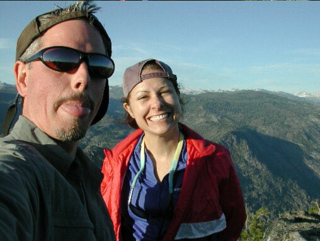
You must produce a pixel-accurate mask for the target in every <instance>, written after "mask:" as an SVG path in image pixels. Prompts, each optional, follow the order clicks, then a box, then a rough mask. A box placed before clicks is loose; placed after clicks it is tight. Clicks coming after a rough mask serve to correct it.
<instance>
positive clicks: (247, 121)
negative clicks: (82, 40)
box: [0, 87, 320, 215]
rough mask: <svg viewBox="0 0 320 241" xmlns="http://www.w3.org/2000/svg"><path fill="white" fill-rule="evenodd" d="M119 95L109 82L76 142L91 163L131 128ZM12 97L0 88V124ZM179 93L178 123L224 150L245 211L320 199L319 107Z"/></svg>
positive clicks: (271, 97)
mask: <svg viewBox="0 0 320 241" xmlns="http://www.w3.org/2000/svg"><path fill="white" fill-rule="evenodd" d="M7 95H8V96H11V97H8V96H7ZM121 95H122V92H121V88H120V87H111V89H110V107H109V110H108V113H107V115H106V116H105V117H104V118H103V120H102V121H101V122H100V123H98V124H96V125H94V126H93V127H92V128H91V129H90V131H89V133H88V135H87V137H86V138H84V139H83V140H82V142H81V146H82V147H83V148H84V150H85V151H86V152H87V153H88V154H89V155H90V156H91V158H92V159H93V160H94V161H95V162H97V163H101V161H102V159H103V148H112V147H113V146H114V145H115V144H116V143H117V142H119V141H120V140H122V139H123V138H124V137H125V136H127V135H128V134H129V133H130V132H131V131H132V129H130V128H129V127H127V126H126V125H123V124H121V123H120V122H121V121H122V120H123V118H124V111H123V108H122V104H121V101H120V98H121ZM13 98H14V94H13V93H11V94H10V93H8V92H7V93H6V94H4V93H3V92H1V98H0V108H1V116H0V118H1V121H0V122H1V124H2V121H3V119H2V118H3V113H4V110H5V109H6V108H7V106H8V104H9V102H8V100H9V99H11V100H12V99H13ZM182 98H183V100H184V102H185V105H184V116H183V119H182V122H184V123H185V124H187V125H188V126H190V127H191V128H192V129H194V130H196V131H197V132H199V133H200V134H201V135H203V136H204V137H205V138H207V139H209V140H212V141H214V142H217V143H221V144H223V145H225V146H226V147H228V148H229V149H230V151H231V154H232V157H233V160H234V163H235V165H236V168H237V171H238V174H239V177H240V180H241V185H242V189H243V192H244V197H245V201H246V205H247V207H248V209H249V210H250V211H252V212H253V211H256V210H257V209H259V208H260V207H267V208H268V209H269V210H270V211H271V213H272V214H273V215H276V214H278V213H281V212H284V211H290V210H298V209H305V208H307V206H308V205H309V204H310V202H311V201H312V200H315V199H320V190H319V187H320V148H319V146H320V106H318V105H314V104H310V103H306V102H301V101H297V100H294V99H289V98H285V97H281V96H279V95H276V94H272V93H266V92H259V91H234V92H207V93H202V94H197V95H191V94H183V96H182Z"/></svg>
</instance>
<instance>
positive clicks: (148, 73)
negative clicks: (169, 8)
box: [101, 59, 246, 241]
mask: <svg viewBox="0 0 320 241" xmlns="http://www.w3.org/2000/svg"><path fill="white" fill-rule="evenodd" d="M123 93H124V99H123V107H124V109H125V110H126V121H127V123H128V124H129V125H130V126H131V127H133V128H134V129H137V130H136V131H135V132H133V133H132V134H130V135H129V136H128V137H127V138H125V139H124V140H123V141H121V142H120V143H118V144H117V145H116V146H115V148H114V149H113V150H105V154H106V157H105V160H104V163H103V170H102V172H103V174H104V180H103V182H102V186H101V190H102V194H103V197H104V200H105V202H106V205H107V207H108V209H109V213H110V215H111V219H112V221H113V224H114V230H115V233H116V237H117V240H124V241H130V240H165V241H167V240H175V239H177V240H184V239H188V240H222V241H228V240H237V238H238V237H239V235H240V232H241V229H242V227H243V224H244V222H245V219H246V214H245V207H244V202H243V197H242V192H241V188H240V183H239V180H238V177H237V174H236V172H235V168H234V166H233V164H232V160H231V157H230V153H229V151H228V150H227V149H226V148H224V147H223V146H221V145H218V144H215V143H213V142H210V141H207V140H205V139H203V138H202V137H201V136H200V135H199V134H197V133H196V132H194V131H193V130H191V129H190V128H188V127H187V126H185V125H183V124H182V123H180V122H179V121H180V118H181V114H182V110H181V100H180V91H179V88H178V84H177V77H176V75H174V74H173V73H172V70H171V68H170V67H169V66H168V65H166V64H165V63H163V62H161V61H158V60H155V59H147V60H144V61H142V62H140V63H137V64H136V65H134V66H132V67H129V68H127V69H126V71H125V73H124V78H123Z"/></svg>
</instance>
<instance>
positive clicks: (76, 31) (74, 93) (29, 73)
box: [16, 20, 106, 142]
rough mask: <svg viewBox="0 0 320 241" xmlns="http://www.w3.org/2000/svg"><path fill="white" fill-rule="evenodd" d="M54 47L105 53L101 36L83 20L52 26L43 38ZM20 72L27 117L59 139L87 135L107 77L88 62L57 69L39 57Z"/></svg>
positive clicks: (44, 46)
mask: <svg viewBox="0 0 320 241" xmlns="http://www.w3.org/2000/svg"><path fill="white" fill-rule="evenodd" d="M51 46H66V47H70V48H74V49H77V50H79V51H82V52H85V53H93V52H94V53H102V54H105V52H104V45H103V41H102V38H101V35H100V34H99V32H98V31H97V30H96V29H95V28H94V27H92V26H91V25H90V24H89V23H87V22H86V21H83V20H69V21H65V22H62V23H59V24H58V25H55V26H54V27H52V28H50V29H49V30H48V31H47V32H46V33H45V34H44V35H43V36H42V38H41V49H44V48H47V47H51ZM39 50H40V49H39ZM24 65H25V64H24ZM24 65H22V66H24ZM19 73H20V74H22V76H23V85H22V87H21V86H20V87H19V86H18V85H20V84H19V80H17V86H18V90H19V93H20V95H21V96H23V97H24V104H23V113H22V114H23V115H24V116H25V117H27V118H28V119H29V120H31V121H32V122H33V123H34V124H35V125H36V126H37V127H38V128H39V129H40V130H42V131H43V132H44V133H46V134H47V135H49V136H51V137H52V138H54V139H57V140H59V141H63V142H75V141H77V140H79V139H80V138H82V137H83V136H84V135H85V133H86V131H87V130H88V128H89V127H90V124H91V122H92V120H93V119H94V117H95V116H96V114H97V112H98V110H99V107H100V104H101V101H102V97H103V93H104V89H105V85H106V79H97V78H94V77H92V76H90V75H89V69H88V66H87V64H86V63H85V62H81V64H80V66H79V67H78V68H77V69H75V70H72V71H69V72H57V71H55V70H52V69H50V68H48V67H46V66H45V65H44V64H43V63H42V62H41V61H38V60H36V61H33V62H31V64H30V66H28V67H27V66H25V68H21V70H20V71H19ZM16 78H17V79H19V74H18V77H16ZM20 81H21V79H20Z"/></svg>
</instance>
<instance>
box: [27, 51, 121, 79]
mask: <svg viewBox="0 0 320 241" xmlns="http://www.w3.org/2000/svg"><path fill="white" fill-rule="evenodd" d="M37 59H39V60H41V62H42V63H43V64H44V65H45V66H47V67H48V68H50V69H53V70H56V71H59V72H69V71H71V70H74V69H77V68H78V67H79V65H80V63H81V62H82V61H85V62H86V64H87V65H88V68H89V71H90V73H92V74H93V75H94V76H95V77H97V78H109V77H110V76H111V75H112V74H113V72H114V68H115V65H114V62H113V60H112V59H111V58H109V57H108V56H106V55H104V54H98V53H83V52H81V51H79V50H76V49H73V48H68V47H64V46H54V47H49V48H45V49H42V50H40V51H39V52H38V53H36V54H35V55H33V56H31V57H30V58H29V59H27V60H26V61H25V63H29V62H31V61H34V60H37Z"/></svg>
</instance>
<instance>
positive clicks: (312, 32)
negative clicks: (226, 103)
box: [0, 1, 320, 94]
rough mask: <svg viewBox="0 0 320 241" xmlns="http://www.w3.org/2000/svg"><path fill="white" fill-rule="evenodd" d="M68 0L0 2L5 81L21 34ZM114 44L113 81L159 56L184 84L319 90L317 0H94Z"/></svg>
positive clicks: (10, 79)
mask: <svg viewBox="0 0 320 241" xmlns="http://www.w3.org/2000/svg"><path fill="white" fill-rule="evenodd" d="M70 3H71V2H69V1H0V22H1V28H0V73H1V74H0V82H5V83H9V84H14V82H15V79H14V74H13V64H14V56H15V48H16V41H17V39H18V37H19V35H20V33H21V31H22V30H23V28H24V27H25V26H26V25H27V24H28V23H29V22H30V21H31V20H32V19H33V18H34V17H35V16H37V15H39V14H42V13H45V12H48V11H51V10H53V9H54V8H55V4H57V5H59V6H60V7H65V6H67V5H69V4H70ZM96 3H97V5H98V6H100V7H101V9H100V10H99V11H98V12H97V13H96V16H97V17H98V18H99V20H100V21H101V23H102V24H103V25H104V27H105V28H106V30H107V32H108V34H109V36H110V38H111V40H112V45H113V54H112V59H113V60H114V62H115V64H116V70H115V73H114V75H113V76H112V77H111V78H110V79H109V84H110V85H112V86H113V85H121V84H122V77H123V73H124V71H125V69H126V68H127V67H129V66H132V65H134V64H135V63H137V62H139V61H141V60H144V59H147V58H156V59H159V60H161V61H163V62H165V63H167V64H168V65H170V66H171V68H172V69H173V72H174V73H175V74H176V75H177V76H178V82H179V84H180V86H181V87H182V88H189V89H204V90H233V89H265V90H269V91H284V92H287V93H292V94H295V93H298V92H308V93H311V94H315V93H320V25H319V23H320V14H319V13H320V2H314V1H313V2H271V1H264V2H260V1H254V2H252V1H245V2H243V1H240V2H234V1H219V2H216V1H200V2H199V1H186V2H181V1H174V2H170V1H135V2H133V1H96Z"/></svg>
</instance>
